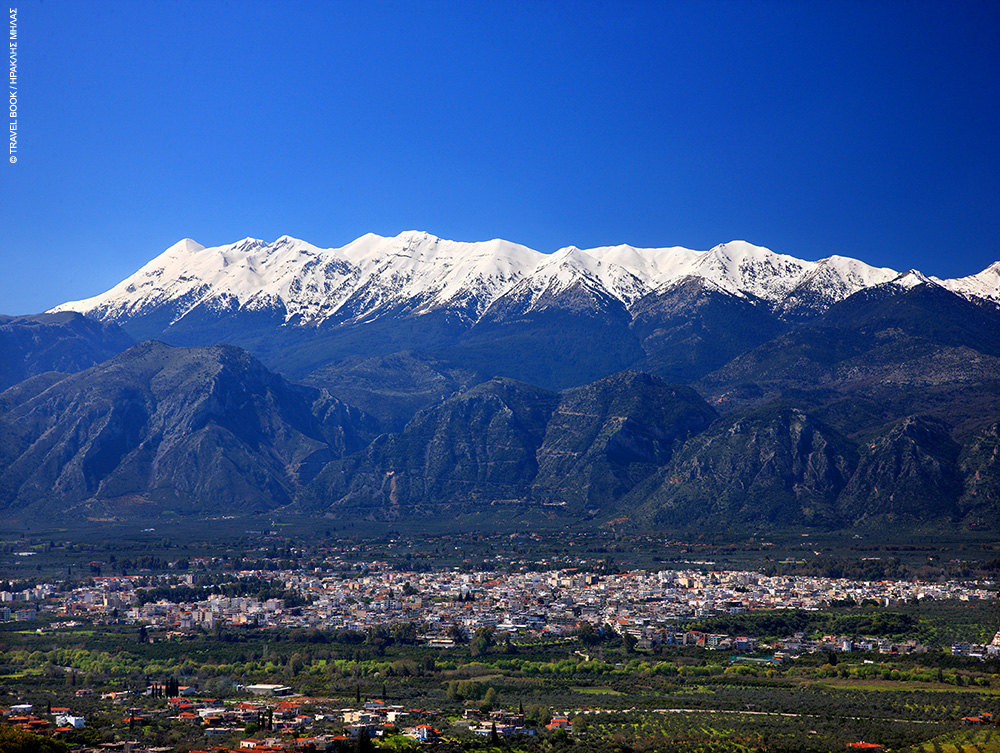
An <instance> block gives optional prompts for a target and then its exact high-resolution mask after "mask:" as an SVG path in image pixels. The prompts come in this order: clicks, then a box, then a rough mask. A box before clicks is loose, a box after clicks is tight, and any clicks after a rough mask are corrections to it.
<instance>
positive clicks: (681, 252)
mask: <svg viewBox="0 0 1000 753" xmlns="http://www.w3.org/2000/svg"><path fill="white" fill-rule="evenodd" d="M691 277H696V278H701V279H702V280H704V281H705V282H707V283H710V284H711V285H712V286H713V287H715V288H717V289H718V290H721V291H724V292H726V293H728V294H730V295H735V296H744V297H746V296H749V297H754V298H757V299H761V300H763V301H766V302H767V303H769V304H770V305H772V306H775V307H776V308H778V309H788V308H789V307H792V306H794V305H798V306H806V307H809V308H813V309H815V308H817V307H818V308H820V309H825V308H826V307H828V306H829V305H831V304H833V303H835V302H836V301H839V300H842V299H843V298H846V297H847V296H849V295H851V294H853V293H855V292H857V291H858V290H862V289H864V288H867V287H871V286H873V285H879V284H883V283H886V282H890V281H893V280H895V281H896V283H897V284H901V285H911V284H919V283H920V282H925V281H928V278H926V277H924V276H923V275H920V273H918V272H913V271H911V272H909V273H906V274H904V275H900V274H899V273H898V272H895V271H894V270H891V269H887V268H876V267H871V266H869V265H867V264H864V263H863V262H860V261H858V260H856V259H849V258H846V257H841V256H831V257H829V258H827V259H822V260H820V261H816V262H810V261H803V260H801V259H797V258H795V257H792V256H787V255H783V254H776V253H774V252H773V251H770V250H768V249H766V248H763V247H760V246H755V245H753V244H751V243H747V242H746V241H731V242H729V243H723V244H721V245H719V246H716V247H715V248H712V249H710V250H708V251H692V250H690V249H686V248H680V247H671V248H634V247H632V246H627V245H620V246H603V247H600V248H593V249H579V248H576V247H575V246H569V247H566V248H562V249H560V250H559V251H557V252H555V253H553V254H542V253H540V252H538V251H534V250H532V249H530V248H527V247H525V246H521V245H518V244H516V243H511V242H509V241H504V240H491V241H484V242H479V243H467V242H459V241H450V240H443V239H441V238H437V237H435V236H433V235H430V234H429V233H425V232H417V231H408V232H404V233H400V234H399V235H397V236H396V237H394V238H386V237H382V236H379V235H375V234H373V233H369V234H367V235H363V236H361V237H360V238H358V239H356V240H354V241H352V242H351V243H348V244H347V245H346V246H343V247H341V248H327V249H322V248H318V247H316V246H313V245H311V244H309V243H306V242H305V241H301V240H297V239H295V238H291V237H289V236H287V235H285V236H282V237H280V238H278V239H277V240H276V241H274V242H273V243H265V242H264V241H261V240H257V239H253V238H244V239H243V240H241V241H237V242H236V243H232V244H229V245H224V246H214V247H210V248H206V247H204V246H201V245H200V244H198V243H196V242H194V241H193V240H190V239H184V240H182V241H179V242H178V243H175V244H174V245H173V246H171V247H170V248H168V249H167V250H166V251H164V252H163V253H162V254H160V255H159V256H157V257H156V258H155V259H153V260H152V261H150V262H149V263H148V264H146V265H144V266H143V267H142V268H141V269H139V270H138V271H137V272H136V273H135V274H133V275H131V276H130V277H128V278H127V279H125V280H123V281H122V282H120V283H119V284H118V285H116V286H114V287H113V288H111V289H110V290H108V291H107V292H105V293H102V294H101V295H97V296H94V297H92V298H87V299H85V300H81V301H71V302H68V303H64V304H62V305H60V306H57V307H56V308H54V309H52V311H68V310H69V311H80V312H82V313H85V314H88V315H89V316H92V317H95V318H99V319H105V320H116V321H123V320H127V319H130V318H132V317H137V316H142V315H146V314H150V313H152V312H153V311H157V312H158V316H166V317H167V318H168V320H169V321H171V322H176V321H178V320H180V319H182V318H183V317H184V316H185V315H187V314H188V313H190V312H191V311H192V310H194V309H197V308H199V307H204V308H208V309H210V310H232V309H243V310H250V311H253V310H260V311H272V312H274V313H276V314H277V315H280V316H282V317H283V318H284V320H285V321H286V322H288V323H289V324H316V323H319V322H322V321H324V320H327V319H330V318H334V319H336V320H343V321H364V320H369V319H373V318H377V317H379V316H384V315H387V314H397V315H398V314H405V315H421V314H426V313H429V312H431V311H436V310H441V309H445V310H448V311H450V312H452V313H454V314H455V315H457V316H459V317H462V318H463V319H465V320H467V321H468V322H469V323H470V324H471V323H473V322H475V321H477V320H478V319H479V318H480V317H481V316H482V315H483V314H484V313H485V312H486V310H487V309H488V308H489V307H490V305H491V304H492V303H493V302H494V301H497V300H498V299H499V298H501V297H502V296H506V297H507V298H509V297H510V296H515V297H516V298H517V299H518V300H519V301H521V303H520V304H519V305H518V310H521V311H527V310H531V308H532V307H533V306H535V305H539V306H542V305H549V304H550V303H551V302H552V301H553V298H552V296H558V295H559V294H560V293H561V292H562V291H566V290H568V289H570V288H574V289H577V288H579V289H581V290H585V291H589V292H588V295H589V296H590V297H591V299H593V300H595V301H600V300H608V299H609V298H610V299H617V300H618V301H621V302H622V303H623V304H624V305H625V307H626V308H630V307H631V306H632V305H633V304H634V303H636V302H637V301H638V300H639V299H641V298H642V297H643V296H645V295H647V294H648V293H651V292H653V291H658V290H664V289H667V288H669V287H670V286H672V285H674V284H677V283H679V282H680V281H682V280H684V279H688V278H691ZM932 281H933V282H935V283H937V284H941V285H943V286H944V287H946V288H948V289H949V290H952V291H953V292H956V293H959V294H960V295H975V296H979V297H983V298H990V299H992V300H998V301H1000V262H998V263H996V264H993V265H991V266H990V267H989V268H987V269H986V270H984V271H983V272H981V273H980V274H978V275H973V276H971V277H965V278H962V279H960V280H945V281H939V280H932ZM545 302H548V303H545ZM524 306H526V307H527V308H524Z"/></svg>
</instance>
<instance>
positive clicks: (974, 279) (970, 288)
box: [934, 261, 1000, 303]
mask: <svg viewBox="0 0 1000 753" xmlns="http://www.w3.org/2000/svg"><path fill="white" fill-rule="evenodd" d="M934 280H935V281H936V282H938V283H939V284H941V285H943V286H944V287H945V288H947V289H948V290H950V291H951V292H952V293H957V294H958V295H960V296H963V297H965V298H984V299H986V300H988V301H995V302H997V303H1000V261H995V262H993V263H992V264H990V265H989V266H988V267H987V268H986V269H984V270H983V271H982V272H979V273H978V274H974V275H969V276H968V277H959V278H958V279H955V280H938V279H937V278H934Z"/></svg>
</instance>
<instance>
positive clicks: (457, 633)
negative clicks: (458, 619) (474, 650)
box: [448, 624, 469, 643]
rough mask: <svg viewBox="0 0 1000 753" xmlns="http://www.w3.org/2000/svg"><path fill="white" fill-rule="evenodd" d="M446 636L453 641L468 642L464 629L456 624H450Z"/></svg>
mask: <svg viewBox="0 0 1000 753" xmlns="http://www.w3.org/2000/svg"><path fill="white" fill-rule="evenodd" d="M448 637H450V638H451V639H452V640H453V641H455V643H468V642H469V638H468V636H466V634H465V629H464V628H463V627H462V626H461V625H458V624H455V625H452V626H451V628H450V629H449V630H448Z"/></svg>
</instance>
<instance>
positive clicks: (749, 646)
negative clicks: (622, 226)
mask: <svg viewBox="0 0 1000 753" xmlns="http://www.w3.org/2000/svg"><path fill="white" fill-rule="evenodd" d="M235 576H236V577H241V578H242V577H245V578H264V577H267V578H269V579H270V580H271V582H272V583H273V584H275V585H277V584H279V583H280V585H281V586H283V587H284V589H285V590H286V591H292V592H295V593H297V594H299V595H301V597H302V601H303V602H304V603H305V606H297V607H295V608H289V607H287V606H286V603H285V601H284V600H282V599H277V598H272V599H266V600H257V599H254V598H251V597H226V596H221V595H218V596H214V595H213V596H209V597H208V598H205V599H203V600H200V601H197V602H186V601H183V600H180V599H178V600H177V601H172V600H170V599H169V598H165V599H161V600H159V601H156V602H152V603H140V602H141V599H140V598H139V596H140V593H141V588H143V587H144V586H140V585H139V583H140V581H139V579H138V578H136V577H133V576H115V577H98V578H94V579H93V581H92V583H91V584H88V586H86V587H80V588H74V589H72V590H69V591H61V590H60V589H59V588H58V587H57V586H55V585H52V584H44V585H42V586H37V587H35V588H33V589H30V593H27V592H21V593H18V594H17V595H18V596H19V597H22V598H26V597H28V596H30V597H31V598H37V599H41V601H38V602H33V604H32V606H31V610H32V611H34V610H35V609H44V610H46V611H54V612H55V613H56V614H57V615H59V616H60V617H62V618H65V619H66V620H67V621H68V622H67V623H64V624H72V622H71V620H72V619H73V618H74V617H75V616H78V615H84V614H86V615H89V616H91V617H92V618H98V619H101V618H109V617H110V616H111V615H114V616H115V618H116V619H125V620H128V621H132V622H135V623H138V624H142V625H145V626H148V627H151V628H160V629H164V630H167V631H181V632H183V631H187V630H194V629H197V628H201V629H213V628H215V627H216V626H218V625H220V624H221V625H246V626H257V627H261V628H269V627H300V628H301V627H306V628H310V627H311V628H322V629H348V630H358V631H367V630H368V629H370V628H372V627H375V626H384V625H392V624H396V623H409V622H412V623H414V624H415V625H421V626H422V627H423V630H424V633H423V635H422V636H421V637H422V638H423V639H424V640H425V641H426V642H427V643H428V644H429V645H431V646H439V647H448V646H451V645H453V639H454V638H455V637H456V632H455V631H456V629H457V630H459V631H461V632H462V633H463V634H464V635H465V636H467V637H468V636H471V635H472V634H473V633H475V631H476V630H478V629H479V628H484V627H489V628H492V629H493V630H494V631H495V632H496V634H498V635H500V636H502V635H504V634H510V635H524V634H529V635H548V636H560V635H565V634H567V633H570V632H572V631H575V630H577V629H579V627H580V626H581V625H582V624H584V623H590V624H591V625H594V626H599V627H601V629H603V628H604V626H609V627H610V628H611V629H612V630H614V631H617V632H618V633H621V634H623V635H625V634H627V635H631V636H633V637H634V638H635V639H636V641H637V643H638V646H639V647H640V648H643V647H648V646H652V645H654V644H658V643H665V644H677V643H682V644H694V645H698V646H703V647H705V648H715V649H720V650H734V651H753V650H755V649H756V648H757V644H756V642H755V641H754V640H753V639H752V638H747V637H740V636H735V637H734V636H719V635H696V636H692V635H691V634H688V633H677V632H675V629H674V628H673V627H672V626H673V625H676V624H677V623H680V622H683V621H684V620H688V619H692V618H701V617H711V616H717V615H724V614H734V613H738V612H743V611H748V610H755V609H784V608H800V609H809V610H812V609H820V608H823V607H826V606H829V605H830V604H832V603H843V602H844V601H845V600H850V601H854V602H856V603H863V602H867V603H875V604H878V605H884V606H890V605H893V604H897V603H900V602H903V601H912V600H914V599H959V600H976V599H991V598H996V592H995V591H994V590H989V589H988V588H987V584H978V583H977V584H972V585H971V586H970V585H966V584H961V583H935V584H929V583H920V582H910V581H875V582H858V581H849V580H844V579H831V578H819V577H795V576H780V577H768V576H763V575H761V574H759V573H755V572H747V571H720V572H702V571H697V570H664V571H659V572H646V571H636V572H631V573H627V574H617V575H598V574H595V573H593V572H586V571H582V570H577V569H573V568H563V569H560V570H552V571H547V572H534V571H525V572H517V573H507V572H501V571H485V572H463V571H460V570H457V569H445V570H439V571H434V572H423V573H415V572H401V571H397V570H393V569H391V568H387V567H382V566H380V564H379V563H368V564H367V565H366V568H365V571H364V573H363V574H357V575H356V576H355V577H347V576H345V575H344V574H343V572H341V571H338V572H336V573H330V572H323V571H319V572H317V571H315V570H314V571H311V572H306V571H303V570H296V571H282V572H266V573H265V572H258V571H246V572H240V573H236V574H235ZM141 582H142V583H143V584H145V585H147V586H148V585H153V586H163V585H164V584H170V585H177V586H191V585H194V584H195V582H196V581H195V576H194V575H193V574H190V573H188V574H185V575H183V576H182V577H181V579H180V580H179V581H178V578H177V577H176V576H172V577H167V576H162V577H154V576H143V579H142V581H141ZM3 594H11V592H3ZM22 611H26V610H19V611H18V615H20V614H21V612H22ZM10 618H14V617H13V616H12V615H9V614H5V619H10ZM826 644H830V645H826ZM816 648H817V650H842V651H850V650H868V651H875V650H877V651H880V652H882V653H903V652H912V651H915V650H920V647H918V646H915V645H905V646H894V645H893V644H888V643H887V642H886V641H884V640H880V639H877V638H872V639H857V638H851V637H842V638H835V639H832V640H831V641H825V642H824V645H821V646H818V647H816ZM997 652H1000V639H998V640H996V641H994V642H993V643H992V644H990V645H989V646H978V647H977V646H972V645H969V644H956V645H955V646H954V647H953V653H963V654H967V655H976V654H977V653H979V654H981V655H983V656H986V655H989V654H994V653H997Z"/></svg>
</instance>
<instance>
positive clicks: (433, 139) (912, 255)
mask: <svg viewBox="0 0 1000 753" xmlns="http://www.w3.org/2000/svg"><path fill="white" fill-rule="evenodd" d="M12 5H17V8H18V27H19V49H18V54H19V57H18V64H19V71H18V73H19V79H18V83H19V91H18V106H19V110H18V121H19V123H18V125H19V131H18V134H19V141H18V158H19V161H18V163H17V164H15V165H11V164H9V163H6V161H5V163H4V164H2V165H0V207H2V209H0V214H2V216H0V219H2V226H3V241H4V242H3V254H4V259H3V261H4V264H3V266H4V273H3V274H2V275H0V312H3V313H10V314H18V313H30V312H37V311H41V310H43V309H45V308H48V307H50V306H53V305H55V304H57V303H60V302H62V301H65V300H71V299H76V298H83V297H86V296H90V295H94V294H96V293H99V292H101V291H103V290H106V289H107V288H109V287H111V286H112V285H113V284H115V283H116V282H118V281H119V280H121V279H122V278H124V277H126V276H127V275H129V274H131V273H132V272H133V271H135V270H136V269H137V268H138V267H139V266H141V265H142V264H144V263H145V262H146V261H148V260H149V259H150V258H152V257H153V256H155V255H156V254H158V253H160V252H161V251H162V250H164V249H165V248H166V247H167V246H169V245H170V244H172V243H174V242H175V241H177V240H179V239H181V238H183V237H191V238H194V239H195V240H197V241H199V242H200V243H202V244H204V245H206V246H208V245H218V244H222V243H229V242H232V241H235V240H238V239H240V238H243V237H245V236H248V235H249V236H254V237H258V238H263V239H265V240H273V239H275V238H277V237H278V236H280V235H282V234H285V233H287V234H289V235H292V236H295V237H298V238H302V239H305V240H307V241H309V242H311V243H314V244H316V245H318V246H324V247H326V246H340V245H343V244H345V243H347V242H349V241H350V240H352V239H354V238H355V237H357V236H359V235H361V234H363V233H366V232H369V231H370V232H375V233H379V234H382V235H395V234H396V233H398V232H400V231H403V230H411V229H416V230H426V231H428V232H431V233H434V234H435V235H439V236H442V237H445V238H451V239H456V240H486V239H490V238H496V237H501V238H506V239H509V240H512V241H516V242H519V243H523V244H525V245H528V246H530V247H532V248H535V249H538V250H539V251H545V252H550V251H554V250H556V249H557V248H559V247H561V246H565V245H570V244H573V245H577V246H581V247H589V246H597V245H605V244H614V243H630V244H633V245H637V246H668V245H683V246H687V247H689V248H696V249H707V248H710V247H711V246H714V245H715V244H717V243H721V242H724V241H728V240H733V239H745V240H748V241H751V242H753V243H756V244H759V245H763V246H767V247H768V248H771V249H773V250H774V251H778V252H781V253H788V254H792V255H795V256H798V257H801V258H805V259H819V258H822V257H824V256H828V255H830V254H834V253H839V254H843V255H846V256H854V257H857V258H860V259H862V260H864V261H866V262H868V263H870V264H875V265H884V266H890V267H894V268H896V269H901V270H905V269H908V268H910V267H916V268H918V269H921V270H922V271H924V272H925V273H927V274H933V275H937V276H940V277H955V276H961V275H966V274H971V273H974V272H978V271H980V270H981V269H983V268H984V267H985V266H987V265H988V264H989V263H990V262H992V261H995V260H997V259H1000V3H997V2H995V0H971V1H968V2H963V1H961V0H948V1H947V2H917V1H909V0H908V1H906V2H903V1H900V2H882V3H880V2H862V1H860V0H858V1H855V0H850V1H848V0H845V1H843V2H836V1H834V0H830V1H827V2H817V1H813V0H794V1H791V2H766V1H760V0H754V1H750V0H747V1H746V2H736V1H735V0H733V1H727V2H722V1H719V2H694V0H688V1H685V2H668V1H663V2H640V1H632V0H607V2H590V1H589V0H573V1H572V2H555V1H551V2H542V1H541V0H539V1H538V2H502V1H500V2H494V3H483V4H480V3H474V2H467V1H465V0H462V1H461V2H433V0H420V1H419V2H418V1H417V0H414V1H413V2H381V1H379V0H363V1H362V2H350V1H349V0H333V1H332V2H315V3H313V2H293V1H292V0H287V1H283V2H259V1H256V2H255V1H254V0H239V1H237V0H230V1H225V0H199V1H198V2H189V1H187V0H160V2H133V1H132V0H129V1H128V2H116V1H115V0H102V1H101V2H95V3H84V2H76V1H71V0H45V2H39V1H38V0H33V1H31V2H21V1H20V0H19V1H18V2H16V3H12ZM481 6H485V8H484V7H481Z"/></svg>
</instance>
